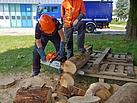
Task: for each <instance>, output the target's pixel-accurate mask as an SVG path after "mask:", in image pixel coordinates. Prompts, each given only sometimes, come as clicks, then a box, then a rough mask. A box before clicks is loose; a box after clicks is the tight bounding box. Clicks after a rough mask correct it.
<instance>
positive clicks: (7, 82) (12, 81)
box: [0, 78, 15, 89]
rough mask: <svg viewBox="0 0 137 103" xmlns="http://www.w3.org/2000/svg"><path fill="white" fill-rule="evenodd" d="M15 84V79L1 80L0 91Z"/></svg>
mask: <svg viewBox="0 0 137 103" xmlns="http://www.w3.org/2000/svg"><path fill="white" fill-rule="evenodd" d="M14 84H15V79H13V78H5V79H2V80H0V89H6V88H9V87H11V86H13V85H14Z"/></svg>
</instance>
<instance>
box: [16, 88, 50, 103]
mask: <svg viewBox="0 0 137 103" xmlns="http://www.w3.org/2000/svg"><path fill="white" fill-rule="evenodd" d="M13 103H52V90H51V88H48V87H30V88H23V87H22V88H20V89H19V90H18V91H17V94H16V97H15V99H14V102H13Z"/></svg>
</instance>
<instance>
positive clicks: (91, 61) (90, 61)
mask: <svg viewBox="0 0 137 103" xmlns="http://www.w3.org/2000/svg"><path fill="white" fill-rule="evenodd" d="M94 61H95V60H92V59H91V60H88V61H87V63H93V62H94Z"/></svg>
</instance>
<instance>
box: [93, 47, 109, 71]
mask: <svg viewBox="0 0 137 103" xmlns="http://www.w3.org/2000/svg"><path fill="white" fill-rule="evenodd" d="M110 51H111V48H110V47H108V48H106V49H105V51H103V52H102V54H101V55H100V56H99V57H98V58H97V59H96V60H95V62H94V63H93V70H94V72H95V73H98V72H99V68H100V63H101V61H102V60H103V59H104V57H106V56H107V54H108V53H109V52H110Z"/></svg>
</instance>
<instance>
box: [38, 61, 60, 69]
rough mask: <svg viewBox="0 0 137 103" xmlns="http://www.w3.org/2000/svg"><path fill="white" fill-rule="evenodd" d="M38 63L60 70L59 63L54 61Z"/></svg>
mask: <svg viewBox="0 0 137 103" xmlns="http://www.w3.org/2000/svg"><path fill="white" fill-rule="evenodd" d="M40 63H41V64H43V65H47V66H51V67H53V68H56V69H60V68H61V63H60V61H56V60H55V61H52V62H46V61H43V60H40Z"/></svg>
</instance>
